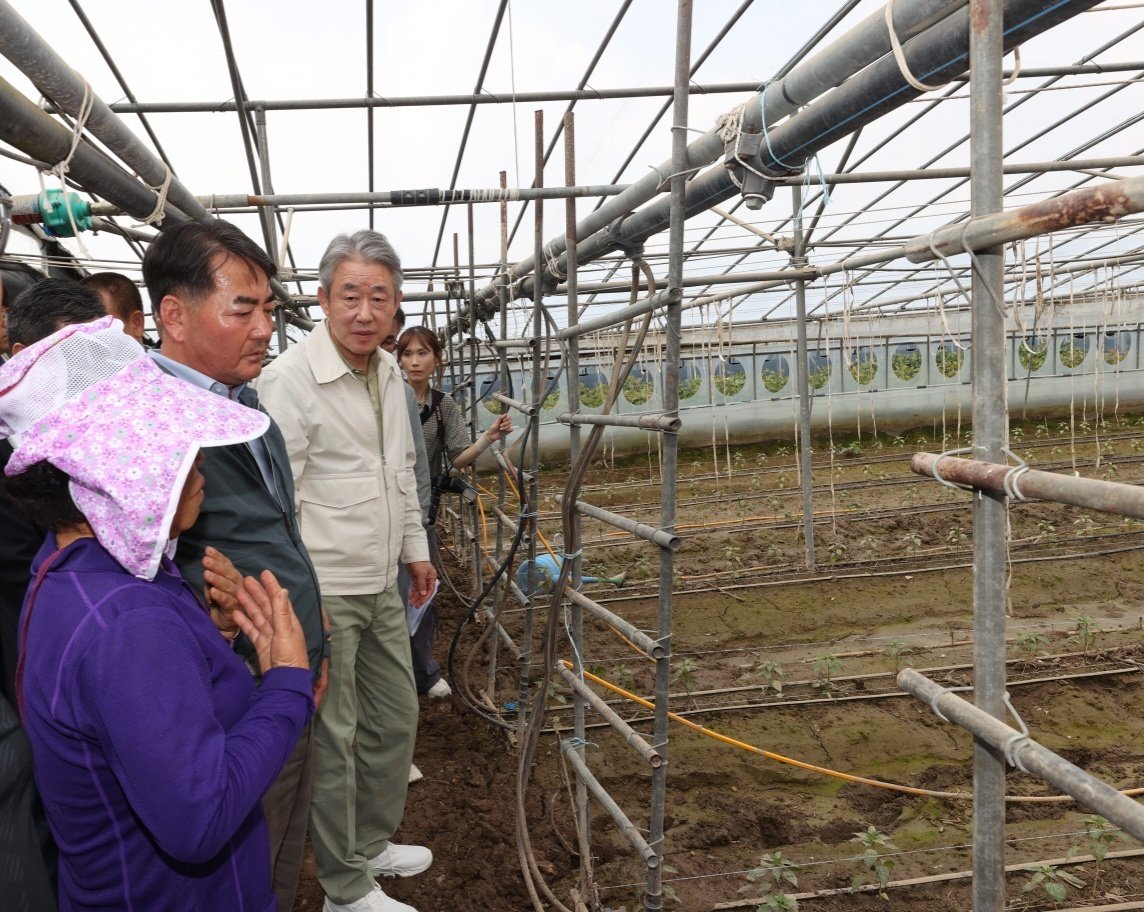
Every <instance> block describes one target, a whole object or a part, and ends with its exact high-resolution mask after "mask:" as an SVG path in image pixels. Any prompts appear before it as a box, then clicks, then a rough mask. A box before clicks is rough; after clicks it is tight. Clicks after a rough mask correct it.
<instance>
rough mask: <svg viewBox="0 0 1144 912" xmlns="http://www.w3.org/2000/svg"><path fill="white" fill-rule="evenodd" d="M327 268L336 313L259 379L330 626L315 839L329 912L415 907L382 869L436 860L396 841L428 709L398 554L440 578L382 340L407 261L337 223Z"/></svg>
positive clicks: (326, 285)
mask: <svg viewBox="0 0 1144 912" xmlns="http://www.w3.org/2000/svg"><path fill="white" fill-rule="evenodd" d="M318 272H319V279H320V284H319V287H318V303H319V304H320V305H321V307H322V312H323V313H324V314H325V315H326V319H325V320H322V321H321V322H319V323H318V325H317V326H316V327H314V329H313V331H312V332H311V333H310V334H309V335H308V336H306V338H305V339H303V340H302V341H301V342H299V343H298V344H297V345H293V346H291V347H290V348H288V349H287V350H286V351H285V352H284V353H282V354H281V355H279V356H278V358H277V359H276V360H275V361H274V363H273V364H271V365H270V366H269V367H267V368H266V370H265V371H264V372H263V374H262V376H261V378H259V381H258V393H259V395H260V396H261V397H262V399H263V401H264V402H265V403H266V407H267V409H269V411H270V413H271V414H272V415H273V416H274V417H275V419H276V420H277V421H278V423H279V425H280V426H281V428H282V434H283V436H284V437H285V439H286V448H287V450H288V451H289V453H290V465H291V467H292V469H293V473H294V485H295V490H296V491H297V498H296V502H295V504H294V506H295V507H296V509H297V510H298V516H299V524H300V526H301V529H302V537H303V539H304V540H305V542H306V546H307V547H308V548H309V549H310V554H311V555H312V556H313V558H314V565H315V566H316V567H317V569H318V578H319V579H320V580H321V584H322V592H323V595H324V597H325V605H326V610H327V611H328V612H329V616H330V627H331V631H332V639H333V642H332V648H331V656H330V695H329V698H328V699H327V701H326V703H325V704H323V706H322V707H321V709H320V710H319V712H318V716H317V721H316V723H315V738H314V740H315V753H316V759H315V770H316V772H315V776H314V801H313V808H312V811H311V814H310V838H311V841H312V842H313V845H314V858H315V860H316V861H317V865H318V879H319V880H320V881H321V884H322V888H323V889H324V890H325V891H326V900H325V909H326V912H340V910H346V912H413V907H412V906H409V905H406V904H405V903H401V902H398V901H397V900H395V899H393V898H391V897H389V896H387V895H386V894H385V892H384V891H383V890H382V889H381V887H380V886H378V884H377V882H376V880H375V878H378V877H409V876H412V875H414V874H419V873H421V872H422V871H424V870H425V869H427V868H428V867H429V866H430V865H431V864H432V863H433V853H432V852H431V851H430V850H429V849H428V848H426V847H424V846H415V845H398V844H397V843H394V842H392V841H391V839H392V837H393V835H394V833H396V831H397V828H398V826H399V825H400V823H401V818H402V816H403V815H404V812H405V797H406V792H407V789H408V778H409V771H410V765H411V763H412V760H413V742H414V737H415V735H416V733H417V709H418V706H417V691H416V688H415V686H414V683H413V670H412V667H411V664H410V656H409V629H408V627H407V626H406V619H405V609H404V607H403V605H402V602H401V596H400V595H399V594H398V591H397V566H398V563H399V562H401V563H404V564H405V565H406V568H407V569H408V571H409V577H410V580H411V586H410V602H411V603H412V604H413V605H419V604H421V603H423V602H425V601H426V600H427V599H428V598H429V597H430V596H431V594H432V592H433V590H434V586H435V583H436V573H435V571H434V569H433V565H432V564H431V563H430V561H429V547H428V544H427V542H426V540H425V529H424V527H423V526H422V523H421V505H420V504H419V503H418V501H417V481H416V478H415V473H414V467H415V464H416V450H415V449H414V446H413V434H412V429H411V428H410V426H409V417H408V414H409V413H408V409H407V407H406V399H405V391H404V389H405V387H404V383H403V382H402V379H401V372H400V371H399V370H398V368H397V363H396V362H395V361H394V360H393V358H391V357H390V356H389V355H388V354H387V353H385V352H383V351H381V349H380V347H379V346H380V344H381V340H382V338H383V337H384V335H385V334H386V333H388V332H389V330H390V325H391V323H392V320H393V316H394V311H395V310H396V309H397V307H398V306H399V305H400V303H401V279H402V274H401V261H400V259H399V258H398V256H397V253H396V251H395V250H394V249H393V247H392V245H391V244H390V243H389V241H388V240H386V238H385V237H384V236H383V235H381V234H378V233H377V232H375V231H368V230H363V231H358V232H356V233H355V234H353V235H352V236H350V235H344V234H343V235H338V236H337V237H335V238H334V239H333V240H332V241H331V242H330V244H329V246H328V247H327V248H326V252H325V253H324V254H323V256H322V259H321V262H320V264H319V267H318Z"/></svg>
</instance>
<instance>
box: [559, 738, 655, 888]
mask: <svg viewBox="0 0 1144 912" xmlns="http://www.w3.org/2000/svg"><path fill="white" fill-rule="evenodd" d="M564 759H565V760H567V761H568V765H569V766H571V767H572V769H573V770H574V771H575V773H576V775H577V776H578V777H579V779H580V781H581V782H583V783H584V785H585V786H586V787H587V789H588V791H589V792H590V793H591V795H592V797H593V798H595V799H596V800H597V801H598V802H600V804H601V805H602V806H603V808H604V810H606V811H607V812H608V815H609V816H610V817H611V818H612V820H613V821H615V824H616V826H617V827H619V828H620V832H621V833H623V834H624V838H625V839H627V841H628V842H629V843H630V844H631V846H632V848H633V849H635V850H636V852H637V853H638V854H639V856H640V858H642V859H643V861H644V864H646V865H647V866H648V867H649V868H655V867H658V866H659V856H658V855H656V853H655V849H653V848H652V847H651V846H649V845H648V844H647V840H646V839H644V838H643V835H642V834H641V833H640V831H639V830H638V829H637V828H636V827H635V826H634V825H633V824H632V822H631V821H630V820H629V819H628V815H627V814H625V813H624V812H623V810H622V809H621V808H620V806H619V805H618V804H616V802H615V801H614V800H613V798H612V796H611V795H609V794H608V791H607V789H605V788H604V787H603V786H602V785H601V784H600V781H599V780H598V779H597V778H596V777H595V776H593V775H592V771H591V770H590V769H588V764H586V763H585V762H584V760H583V759H582V758H581V757H580V755H579V754H578V753H576V750H575V748H573V747H572V746H570V745H569V743H568V742H565V746H564Z"/></svg>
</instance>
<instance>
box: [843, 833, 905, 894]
mask: <svg viewBox="0 0 1144 912" xmlns="http://www.w3.org/2000/svg"><path fill="white" fill-rule="evenodd" d="M850 841H851V842H856V843H858V844H859V845H860V846H862V854H861V855H855V856H854V859H853V860H854V861H856V862H857V863H858V864H859V865H860V868H859V870H858V871H857V873H855V875H854V876H853V878H851V880H850V887H851V889H853V888H855V887H859V886H861V885H862V884H863V883H864V882H865V878H866V873H867V872H869V873H872V874H873V875H874V878H875V881H876V882H877V885H878V895H879V896H880V897H882V899H887V900H888V899H889V898H890V897H889V895H888V894H887V893H886V887H887V886H888V885H889V883H890V875H891V873H893V870H894V859H892V858H888V857H887V856H886V855H885V854H883V853H884V852H897V851H898V847H897V846H896V845H894V844H893V843H892V842H890V840H889V837H888V836H886V834H885V833H880V832H879V831H878V829H877V828H876V827H874V826H873V825H871V826H868V827H867V828H866V829H865V831H863V832H860V833H855V834H854V838H853V839H851V840H850Z"/></svg>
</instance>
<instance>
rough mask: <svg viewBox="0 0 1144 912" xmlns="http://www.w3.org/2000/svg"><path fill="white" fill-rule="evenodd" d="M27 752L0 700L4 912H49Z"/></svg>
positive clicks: (49, 890) (49, 887)
mask: <svg viewBox="0 0 1144 912" xmlns="http://www.w3.org/2000/svg"><path fill="white" fill-rule="evenodd" d="M35 801H36V791H35V788H34V787H33V786H32V748H31V745H30V744H29V743H28V735H27V734H26V733H25V731H24V729H23V728H22V727H21V725H20V719H19V717H18V716H17V715H16V710H15V709H13V708H12V706H11V705H10V704H9V703H8V701H7V700H5V699H4V697H2V696H0V896H2V897H3V898H4V899H3V904H4V908H5V909H7V910H9V912H54V910H55V908H56V896H55V884H54V881H55V878H54V877H53V874H54V871H53V872H52V873H49V869H48V863H47V861H46V860H45V858H44V849H45V848H47V847H48V846H50V848H51V849H52V851H53V852H54V849H55V846H54V845H52V844H51V841H50V840H47V843H48V845H47V846H45V845H41V842H40V839H39V838H38V837H37V834H36V821H35V819H34V818H33V813H32V809H33V806H34V804H35Z"/></svg>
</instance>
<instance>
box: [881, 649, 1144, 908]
mask: <svg viewBox="0 0 1144 912" xmlns="http://www.w3.org/2000/svg"><path fill="white" fill-rule="evenodd" d="M897 680H898V686H899V687H900V688H902V690H904V691H906V692H907V693H909V694H912V695H913V696H915V697H917V698H918V699H919V700H921V701H922V702H923V703H926V704H928V705H929V706H930V708H931V709H933V711H934V712H935V713H936V714H937V715H938V716H940V717H942V718H944V719H946V720H947V721H949V722H952V723H953V724H955V725H960V726H961V727H962V728H964V729H965V730H966V731H968V732H969V733H970V734H972V735H973V737H974V738H975V739H977V740H979V741H983V742H985V743H987V744H989V745H990V746H991V747H992V748H993V749H994V750H995V751H997V752H999V753H1002V754H1006V755H1008V756H1009V757H1010V758H1011V759H1012V761H1013V763H1014V765H1015V766H1018V767H1020V768H1021V769H1023V770H1026V771H1027V772H1029V773H1030V774H1032V775H1034V776H1039V777H1040V778H1041V779H1044V780H1045V781H1046V782H1049V783H1051V784H1052V785H1054V786H1056V787H1057V788H1058V789H1060V790H1061V791H1062V792H1065V793H1066V794H1068V795H1072V796H1073V797H1074V798H1075V799H1076V800H1077V801H1079V802H1080V803H1081V804H1082V805H1084V806H1085V807H1087V808H1090V809H1091V810H1093V811H1095V812H1096V813H1098V814H1100V815H1101V816H1102V817H1104V818H1106V819H1108V820H1110V821H1111V822H1112V823H1115V824H1116V825H1117V826H1119V827H1121V828H1123V829H1124V830H1126V831H1128V832H1129V833H1131V834H1132V835H1133V836H1135V837H1136V838H1137V839H1144V807H1142V806H1141V805H1140V804H1138V803H1137V802H1135V801H1133V800H1132V799H1131V798H1129V797H1127V796H1125V795H1122V794H1120V792H1118V791H1117V790H1116V789H1114V788H1113V787H1112V786H1110V785H1108V784H1107V783H1105V782H1102V781H1101V780H1100V779H1097V778H1096V777H1095V776H1092V775H1090V774H1089V773H1086V772H1085V771H1084V770H1082V769H1081V768H1080V767H1079V766H1076V765H1074V764H1072V763H1069V761H1067V760H1065V759H1064V758H1063V757H1061V756H1058V755H1057V754H1055V753H1053V752H1052V751H1051V750H1049V749H1048V748H1047V747H1045V746H1043V745H1041V744H1038V743H1037V742H1036V741H1034V740H1032V738H1030V737H1029V736H1028V735H1026V734H1023V733H1022V732H1019V731H1017V730H1016V729H1013V728H1010V727H1009V726H1008V725H1006V724H1005V723H1004V722H1002V721H1000V720H999V719H995V718H994V717H993V716H991V715H989V714H988V713H986V712H983V711H982V710H980V709H978V708H977V707H976V706H974V705H973V704H972V703H969V702H967V701H965V700H963V699H961V697H959V696H957V695H956V694H955V693H953V692H952V691H950V690H947V689H946V688H944V687H942V686H941V685H939V684H936V683H934V682H933V681H931V680H930V679H929V678H927V677H926V676H925V675H923V674H921V673H919V672H917V671H914V670H913V669H912V668H906V669H903V670H902V672H901V673H900V674H899V675H898V679H897ZM974 876H975V877H976V876H977V874H976V867H975V875H974ZM1002 876H1004V870H1002ZM1001 895H1002V896H1003V895H1004V893H1003V892H1002V894H1001ZM974 908H979V906H974Z"/></svg>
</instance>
